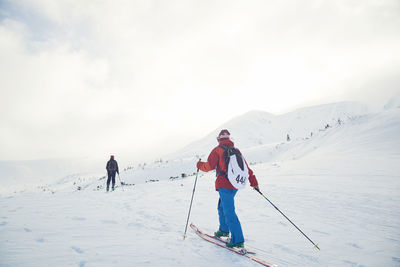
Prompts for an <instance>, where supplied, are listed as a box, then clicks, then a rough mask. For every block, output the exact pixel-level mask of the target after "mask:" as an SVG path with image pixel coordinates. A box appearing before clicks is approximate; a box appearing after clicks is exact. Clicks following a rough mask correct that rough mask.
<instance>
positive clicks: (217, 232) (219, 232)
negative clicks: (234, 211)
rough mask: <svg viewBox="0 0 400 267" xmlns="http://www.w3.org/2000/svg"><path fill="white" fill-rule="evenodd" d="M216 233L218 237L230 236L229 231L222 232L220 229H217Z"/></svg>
mask: <svg viewBox="0 0 400 267" xmlns="http://www.w3.org/2000/svg"><path fill="white" fill-rule="evenodd" d="M214 235H215V236H216V237H228V236H229V233H227V232H222V231H221V230H218V231H216V232H215V233H214Z"/></svg>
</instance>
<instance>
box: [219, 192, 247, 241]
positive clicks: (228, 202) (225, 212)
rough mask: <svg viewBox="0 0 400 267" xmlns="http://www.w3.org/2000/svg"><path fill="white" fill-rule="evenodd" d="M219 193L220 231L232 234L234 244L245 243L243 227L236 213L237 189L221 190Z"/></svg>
mask: <svg viewBox="0 0 400 267" xmlns="http://www.w3.org/2000/svg"><path fill="white" fill-rule="evenodd" d="M218 193H219V201H218V216H219V230H220V231H222V232H227V233H228V232H230V233H231V243H232V244H237V243H241V242H244V237H243V232H242V226H241V225H240V222H239V219H238V217H237V215H236V212H235V200H234V198H235V195H236V193H237V189H227V188H219V189H218Z"/></svg>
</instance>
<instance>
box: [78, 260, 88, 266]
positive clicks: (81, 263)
mask: <svg viewBox="0 0 400 267" xmlns="http://www.w3.org/2000/svg"><path fill="white" fill-rule="evenodd" d="M85 265H86V261H81V262H80V263H79V265H78V266H79V267H85Z"/></svg>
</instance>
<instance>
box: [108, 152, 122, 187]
mask: <svg viewBox="0 0 400 267" xmlns="http://www.w3.org/2000/svg"><path fill="white" fill-rule="evenodd" d="M106 169H107V175H108V178H107V191H108V190H109V189H110V181H111V179H112V190H113V191H114V186H115V173H118V175H119V170H118V163H117V161H116V160H115V159H114V156H113V155H111V157H110V160H109V161H108V162H107V165H106Z"/></svg>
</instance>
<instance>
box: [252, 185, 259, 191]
mask: <svg viewBox="0 0 400 267" xmlns="http://www.w3.org/2000/svg"><path fill="white" fill-rule="evenodd" d="M252 187H253V188H254V190H257V191H260V188H259V187H258V185H255V186H252Z"/></svg>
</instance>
